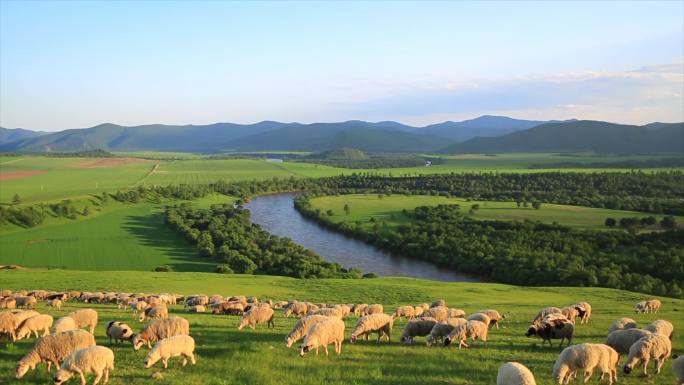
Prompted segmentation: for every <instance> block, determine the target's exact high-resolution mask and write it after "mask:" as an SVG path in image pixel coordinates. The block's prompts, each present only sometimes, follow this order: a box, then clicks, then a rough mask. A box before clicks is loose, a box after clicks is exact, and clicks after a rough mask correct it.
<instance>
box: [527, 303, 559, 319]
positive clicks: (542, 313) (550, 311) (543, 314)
mask: <svg viewBox="0 0 684 385" xmlns="http://www.w3.org/2000/svg"><path fill="white" fill-rule="evenodd" d="M549 314H562V312H561V309H559V308H557V307H555V306H550V307H545V308H543V309H541V310H539V313H537V316H536V317H534V319H533V320H532V323H536V322H539V321H541V320H542V319H544V318H545V317H546V316H548V315H549Z"/></svg>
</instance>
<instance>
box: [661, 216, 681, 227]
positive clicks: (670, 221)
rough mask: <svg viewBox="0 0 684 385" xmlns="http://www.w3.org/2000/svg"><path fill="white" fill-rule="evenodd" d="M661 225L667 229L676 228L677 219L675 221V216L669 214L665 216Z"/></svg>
mask: <svg viewBox="0 0 684 385" xmlns="http://www.w3.org/2000/svg"><path fill="white" fill-rule="evenodd" d="M660 225H661V226H663V227H664V228H666V229H674V228H675V227H677V221H675V218H674V217H673V216H672V215H668V216H666V217H663V219H662V220H661V221H660Z"/></svg>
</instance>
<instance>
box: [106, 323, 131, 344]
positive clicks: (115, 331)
mask: <svg viewBox="0 0 684 385" xmlns="http://www.w3.org/2000/svg"><path fill="white" fill-rule="evenodd" d="M105 333H106V334H107V338H109V344H110V345H111V344H112V339H113V340H114V342H117V343H118V342H123V341H124V340H130V339H131V337H133V330H132V329H131V327H130V326H128V325H126V324H125V323H123V322H120V321H111V322H110V323H108V324H107V329H106V331H105Z"/></svg>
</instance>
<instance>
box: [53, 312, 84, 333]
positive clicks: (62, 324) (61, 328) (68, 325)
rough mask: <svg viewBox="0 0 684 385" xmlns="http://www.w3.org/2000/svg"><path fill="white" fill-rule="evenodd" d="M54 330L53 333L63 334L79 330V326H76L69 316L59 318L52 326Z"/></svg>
mask: <svg viewBox="0 0 684 385" xmlns="http://www.w3.org/2000/svg"><path fill="white" fill-rule="evenodd" d="M52 329H53V330H52V332H53V333H61V332H65V331H67V330H74V329H78V326H76V321H74V319H73V318H71V317H69V316H64V317H62V318H59V319H58V320H57V321H55V323H54V324H52Z"/></svg>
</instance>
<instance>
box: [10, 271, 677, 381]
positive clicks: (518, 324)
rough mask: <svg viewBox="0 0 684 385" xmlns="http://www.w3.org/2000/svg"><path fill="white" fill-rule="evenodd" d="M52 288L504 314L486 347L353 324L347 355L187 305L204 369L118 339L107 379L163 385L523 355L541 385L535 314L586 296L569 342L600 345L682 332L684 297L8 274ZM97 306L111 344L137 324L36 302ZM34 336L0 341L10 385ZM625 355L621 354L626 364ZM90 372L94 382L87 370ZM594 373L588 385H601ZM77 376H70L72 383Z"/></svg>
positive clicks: (366, 375) (411, 372) (444, 372)
mask: <svg viewBox="0 0 684 385" xmlns="http://www.w3.org/2000/svg"><path fill="white" fill-rule="evenodd" d="M38 287H39V288H44V289H54V290H65V289H80V290H113V291H126V292H138V291H143V292H162V291H163V292H178V293H181V294H195V293H205V294H208V295H211V294H215V293H218V294H221V295H224V296H228V295H241V294H242V295H255V296H257V297H259V298H260V299H263V298H272V299H277V300H280V299H292V298H296V299H299V300H310V301H313V302H327V303H352V302H367V303H382V304H384V305H385V311H386V312H388V313H389V312H392V311H393V310H394V308H395V307H396V306H398V305H402V304H417V303H422V302H430V301H432V300H433V299H435V298H444V299H446V301H447V305H449V306H450V307H458V308H463V309H464V310H465V311H466V312H467V313H472V312H475V311H477V310H480V309H484V308H494V309H498V310H499V311H500V312H501V313H504V314H506V316H507V318H506V319H505V320H504V321H502V323H501V326H502V328H501V329H500V330H496V329H494V330H491V331H490V333H489V340H488V342H487V344H483V343H481V342H475V343H474V344H472V345H471V348H469V349H461V350H459V349H457V348H454V347H444V346H433V347H427V346H425V343H424V338H422V337H418V338H417V340H416V343H415V344H411V345H404V344H401V343H399V341H398V340H399V336H400V335H401V330H402V329H403V327H404V325H405V324H406V321H405V320H399V321H397V322H396V323H395V327H394V330H393V331H392V342H391V343H387V342H381V343H376V342H375V341H372V340H371V341H369V342H365V341H360V342H357V343H356V344H350V343H349V342H348V336H349V334H350V333H351V329H352V327H353V325H354V324H355V322H356V318H355V317H348V318H347V319H346V322H345V323H346V329H345V336H347V340H345V342H344V344H343V347H342V355H341V356H339V357H338V356H336V355H334V353H333V351H332V349H331V355H330V356H329V357H326V356H325V354H324V352H323V350H321V352H320V354H319V356H315V354H313V353H312V354H309V355H307V356H306V357H304V358H300V357H299V356H298V355H297V353H298V349H297V346H298V344H296V345H295V346H293V347H292V348H291V349H287V348H286V347H285V346H284V338H285V335H286V334H287V333H288V332H289V330H290V329H291V327H292V326H293V325H294V323H295V322H296V319H293V318H288V319H286V318H283V316H282V312H281V311H280V310H277V311H276V317H275V324H276V327H275V328H274V329H267V328H266V327H265V326H264V325H258V326H257V330H255V331H253V330H249V329H243V330H241V331H238V330H237V328H236V325H237V322H238V317H237V316H225V315H211V314H189V313H186V312H185V311H184V310H183V308H182V307H181V306H180V305H176V306H172V307H171V309H170V312H171V313H173V314H174V315H180V316H183V317H186V318H187V319H188V320H189V321H190V333H191V335H192V337H193V338H194V339H195V340H196V344H197V349H196V353H197V365H196V366H191V365H188V366H187V367H185V368H181V367H180V362H179V359H177V358H176V359H172V360H171V361H170V363H169V369H167V370H164V369H162V367H161V365H160V364H159V363H158V364H157V366H155V367H153V368H151V369H144V368H143V359H144V357H145V354H146V348H143V349H141V351H138V352H134V351H133V349H132V347H131V345H130V343H124V344H122V345H116V346H114V347H113V350H114V352H115V355H116V359H115V365H116V369H115V370H114V371H113V372H112V374H111V377H110V384H113V385H119V384H134V385H137V384H149V383H151V381H152V380H151V375H152V374H153V373H155V372H161V373H162V376H163V380H160V381H159V383H164V384H192V385H199V384H260V385H261V384H320V383H321V382H325V383H330V384H340V385H342V384H377V385H384V384H400V385H408V384H416V383H420V384H458V385H465V384H478V385H480V384H481V385H491V384H494V383H495V382H496V372H497V370H498V367H499V366H500V365H501V364H502V363H503V362H506V361H511V360H516V361H520V362H522V363H524V364H525V365H527V366H528V367H529V368H530V369H531V370H532V371H533V372H534V374H535V376H536V379H537V384H540V385H551V384H554V381H553V380H552V378H551V371H552V366H553V362H554V361H555V359H556V358H557V356H558V353H559V352H560V350H561V349H560V348H559V347H558V342H557V341H555V342H554V346H553V347H549V346H548V345H545V346H541V342H540V340H538V339H536V338H532V337H525V336H524V334H525V331H526V330H527V327H528V326H529V322H530V320H531V319H532V318H533V317H534V315H535V314H536V312H537V311H538V310H539V309H540V308H542V307H545V306H549V305H556V306H563V305H569V304H572V303H575V302H578V301H585V300H586V301H588V302H590V303H591V304H592V306H593V308H594V315H593V317H592V319H591V321H590V322H589V324H587V325H578V326H577V329H576V332H575V338H574V340H573V343H582V342H603V341H605V337H606V335H607V328H608V326H609V325H610V323H611V322H612V321H613V320H615V319H617V318H620V317H623V316H628V317H632V318H634V319H635V320H636V321H637V322H638V324H639V325H640V326H645V325H647V324H648V323H650V322H652V321H653V320H655V319H660V318H662V319H668V320H670V321H672V322H673V323H674V325H675V330H681V329H682V328H683V327H684V320H683V319H682V318H681V317H679V316H678V315H679V313H680V312H681V310H682V307H683V306H684V301H682V300H675V299H669V298H662V301H663V309H662V311H661V312H660V313H658V314H643V315H635V314H634V312H633V311H632V306H633V304H634V303H635V302H637V301H639V300H642V299H645V298H646V296H644V295H640V294H636V293H631V292H626V291H618V290H610V289H598V288H561V287H558V288H528V287H517V286H509V285H500V284H484V283H444V282H433V281H423V280H416V279H409V278H378V279H364V280H329V279H325V280H324V279H320V280H298V279H293V278H284V277H268V276H242V275H218V274H203V273H195V274H189V273H151V272H78V271H61V270H32V269H17V270H0V289H6V288H9V289H24V288H38ZM86 306H87V307H91V308H94V309H96V310H97V311H98V312H99V323H98V328H97V329H96V337H97V343H98V344H100V345H105V346H109V342H108V340H107V339H106V338H105V336H104V326H105V324H106V323H107V322H109V321H111V320H122V321H125V322H127V323H128V324H129V325H130V326H131V327H132V328H133V329H135V330H140V329H141V328H142V326H143V324H142V323H140V322H138V321H136V320H134V319H133V317H132V314H131V313H130V312H129V311H127V310H117V308H116V305H114V304H102V305H100V304H88V305H87V304H81V303H71V302H69V303H67V304H66V305H65V307H64V308H63V309H62V310H61V311H53V310H48V309H47V308H46V307H45V305H44V304H42V303H41V304H39V307H38V309H37V310H38V311H40V312H45V313H49V314H52V315H53V316H54V317H55V318H56V317H58V316H63V315H66V314H67V313H68V312H70V311H73V310H74V309H77V308H83V307H86ZM34 342H35V341H34V340H21V341H17V342H15V343H10V342H6V341H3V342H0V348H2V350H3V354H2V355H1V356H0V373H3V376H2V377H0V378H2V381H3V383H14V381H15V380H14V379H13V378H11V379H10V374H13V373H14V366H15V365H16V362H17V361H18V360H19V359H20V358H21V357H22V356H23V355H24V354H26V352H28V351H29V350H30V348H31V346H32V345H33V343H34ZM673 344H674V346H675V349H674V352H673V353H679V354H681V353H682V350H681V346H682V345H683V344H684V336H683V335H682V333H677V332H675V334H674V339H673ZM622 362H624V358H623V359H622ZM618 377H619V382H618V383H620V384H625V385H637V384H654V385H655V384H674V382H675V380H674V375H673V373H672V369H671V361H668V362H667V363H666V364H665V366H664V367H663V371H662V373H661V374H660V375H655V374H654V371H653V370H652V368H650V367H649V376H648V377H643V376H642V375H640V374H639V372H638V371H635V372H634V373H632V374H631V375H624V374H623V373H622V372H621V371H620V372H619V373H618ZM91 378H92V377H91ZM597 379H598V373H596V372H595V373H594V377H593V378H592V383H596V382H597ZM48 381H49V377H48V375H47V373H46V371H45V367H44V366H42V365H39V366H38V367H37V368H36V370H34V371H31V372H29V374H27V376H26V377H24V378H23V379H22V380H21V382H17V383H23V384H44V383H46V382H48ZM74 381H76V382H77V380H72V382H74Z"/></svg>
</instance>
